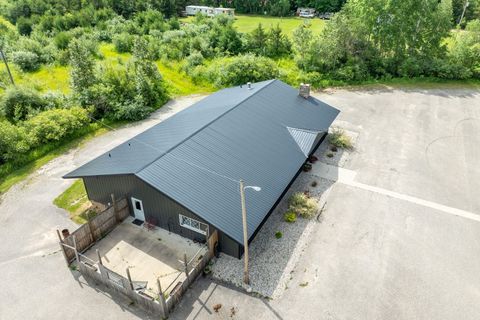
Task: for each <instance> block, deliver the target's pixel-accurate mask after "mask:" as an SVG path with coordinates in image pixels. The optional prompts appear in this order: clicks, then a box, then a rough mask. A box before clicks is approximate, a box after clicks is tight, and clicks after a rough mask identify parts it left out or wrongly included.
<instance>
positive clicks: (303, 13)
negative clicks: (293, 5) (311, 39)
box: [297, 8, 315, 18]
mask: <svg viewBox="0 0 480 320" xmlns="http://www.w3.org/2000/svg"><path fill="white" fill-rule="evenodd" d="M297 16H299V17H301V18H313V17H315V9H313V8H298V9H297Z"/></svg>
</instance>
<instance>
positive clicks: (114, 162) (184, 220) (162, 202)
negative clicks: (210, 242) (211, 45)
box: [64, 80, 339, 258]
mask: <svg viewBox="0 0 480 320" xmlns="http://www.w3.org/2000/svg"><path fill="white" fill-rule="evenodd" d="M338 113H339V111H338V110H337V109H335V108H333V107H331V106H329V105H327V104H326V103H324V102H322V101H319V100H317V99H315V98H313V97H311V96H309V87H308V86H304V87H303V88H302V90H300V91H299V90H297V89H295V88H292V87H291V86H289V85H287V84H285V83H283V82H282V81H279V80H269V81H263V82H258V83H253V84H248V85H243V86H238V87H233V88H228V89H224V90H220V91H218V92H216V93H214V94H212V95H210V96H208V97H206V98H204V99H203V100H201V101H199V102H197V103H195V104H194V105H192V106H191V107H189V108H187V109H185V110H183V111H181V112H179V113H177V114H176V115H174V116H172V117H170V118H168V119H166V120H165V121H163V122H161V123H159V124H157V125H155V126H153V127H152V128H150V129H148V130H146V131H144V132H143V133H141V134H139V135H137V136H136V137H134V138H132V139H130V140H128V141H126V142H124V143H123V144H121V145H119V146H117V147H115V148H114V149H112V150H110V151H107V152H105V153H104V154H103V155H101V156H99V157H98V158H96V159H94V160H92V161H90V162H88V163H86V164H84V165H83V166H81V167H79V168H78V169H76V170H74V171H72V172H70V173H69V174H67V175H65V176H64V178H82V179H83V181H84V183H85V187H86V190H87V194H88V197H89V199H90V200H91V201H93V202H96V203H101V204H107V203H109V202H111V194H114V195H115V196H116V197H117V198H120V197H127V199H128V200H129V203H130V205H131V209H132V210H131V212H132V213H133V215H134V216H135V218H136V219H138V220H141V221H145V220H147V221H149V222H153V223H155V224H156V225H158V226H159V227H161V228H164V229H167V230H170V231H171V232H175V233H177V234H180V235H183V236H185V237H188V238H190V239H194V240H195V239H197V240H199V241H204V240H205V239H206V238H207V237H208V235H209V234H212V233H213V232H215V231H217V235H218V246H219V249H220V251H223V252H225V253H227V254H229V255H232V256H235V257H238V258H239V257H241V255H242V254H243V245H242V243H243V227H242V214H241V202H240V192H239V184H238V181H239V180H240V179H243V180H244V181H245V183H246V184H247V185H254V186H260V187H261V188H262V190H261V191H260V192H255V191H252V190H249V189H247V190H246V200H247V201H246V204H247V212H248V217H247V222H248V228H247V229H248V237H249V239H250V241H251V240H252V239H253V237H254V236H255V234H256V232H257V230H259V229H260V227H261V225H262V224H263V222H264V221H266V219H267V218H268V216H269V214H270V213H271V212H272V210H273V209H274V208H275V206H276V205H277V204H278V202H279V201H280V199H281V198H282V197H283V195H284V193H285V192H286V190H287V189H288V187H289V186H290V184H291V183H292V182H293V180H294V179H295V178H296V176H297V175H298V174H299V173H300V171H301V169H302V166H303V164H304V163H305V161H306V159H307V158H308V157H309V155H310V154H312V153H313V152H314V151H315V149H316V148H317V147H318V145H319V144H320V143H321V141H322V140H323V138H324V137H325V135H326V133H327V132H328V128H329V127H330V125H331V123H332V122H333V121H334V119H335V118H336V117H337V115H338Z"/></svg>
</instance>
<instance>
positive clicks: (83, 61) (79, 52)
mask: <svg viewBox="0 0 480 320" xmlns="http://www.w3.org/2000/svg"><path fill="white" fill-rule="evenodd" d="M68 50H69V52H70V66H71V70H70V81H71V86H72V89H73V92H74V93H75V94H77V95H78V97H79V98H80V103H81V104H82V105H87V104H88V103H89V102H90V101H88V89H89V88H90V87H91V86H92V85H93V84H95V83H96V81H97V80H96V77H95V61H94V60H93V57H92V55H91V53H90V52H89V50H88V49H87V48H86V47H85V46H84V45H83V44H82V43H81V42H80V41H79V40H78V39H74V40H72V41H70V44H69V46H68Z"/></svg>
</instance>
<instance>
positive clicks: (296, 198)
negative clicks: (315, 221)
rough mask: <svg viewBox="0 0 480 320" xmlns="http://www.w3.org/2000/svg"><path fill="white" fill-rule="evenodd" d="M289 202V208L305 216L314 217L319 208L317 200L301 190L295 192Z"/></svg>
mask: <svg viewBox="0 0 480 320" xmlns="http://www.w3.org/2000/svg"><path fill="white" fill-rule="evenodd" d="M289 202H290V209H289V210H290V211H293V212H295V213H296V214H297V215H300V216H302V217H303V218H312V217H313V216H314V215H315V213H316V212H317V210H318V205H317V201H315V199H312V198H310V197H308V196H307V195H305V194H304V193H301V192H297V193H294V194H293V195H292V196H291V197H290V201H289Z"/></svg>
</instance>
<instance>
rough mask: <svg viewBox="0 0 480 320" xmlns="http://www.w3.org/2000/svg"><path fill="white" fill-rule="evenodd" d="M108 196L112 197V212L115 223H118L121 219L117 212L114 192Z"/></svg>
mask: <svg viewBox="0 0 480 320" xmlns="http://www.w3.org/2000/svg"><path fill="white" fill-rule="evenodd" d="M110 196H111V197H112V206H113V214H114V215H115V220H117V223H120V222H121V221H120V217H119V216H118V212H117V200H116V199H115V194H113V193H112V194H111V195H110Z"/></svg>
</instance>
